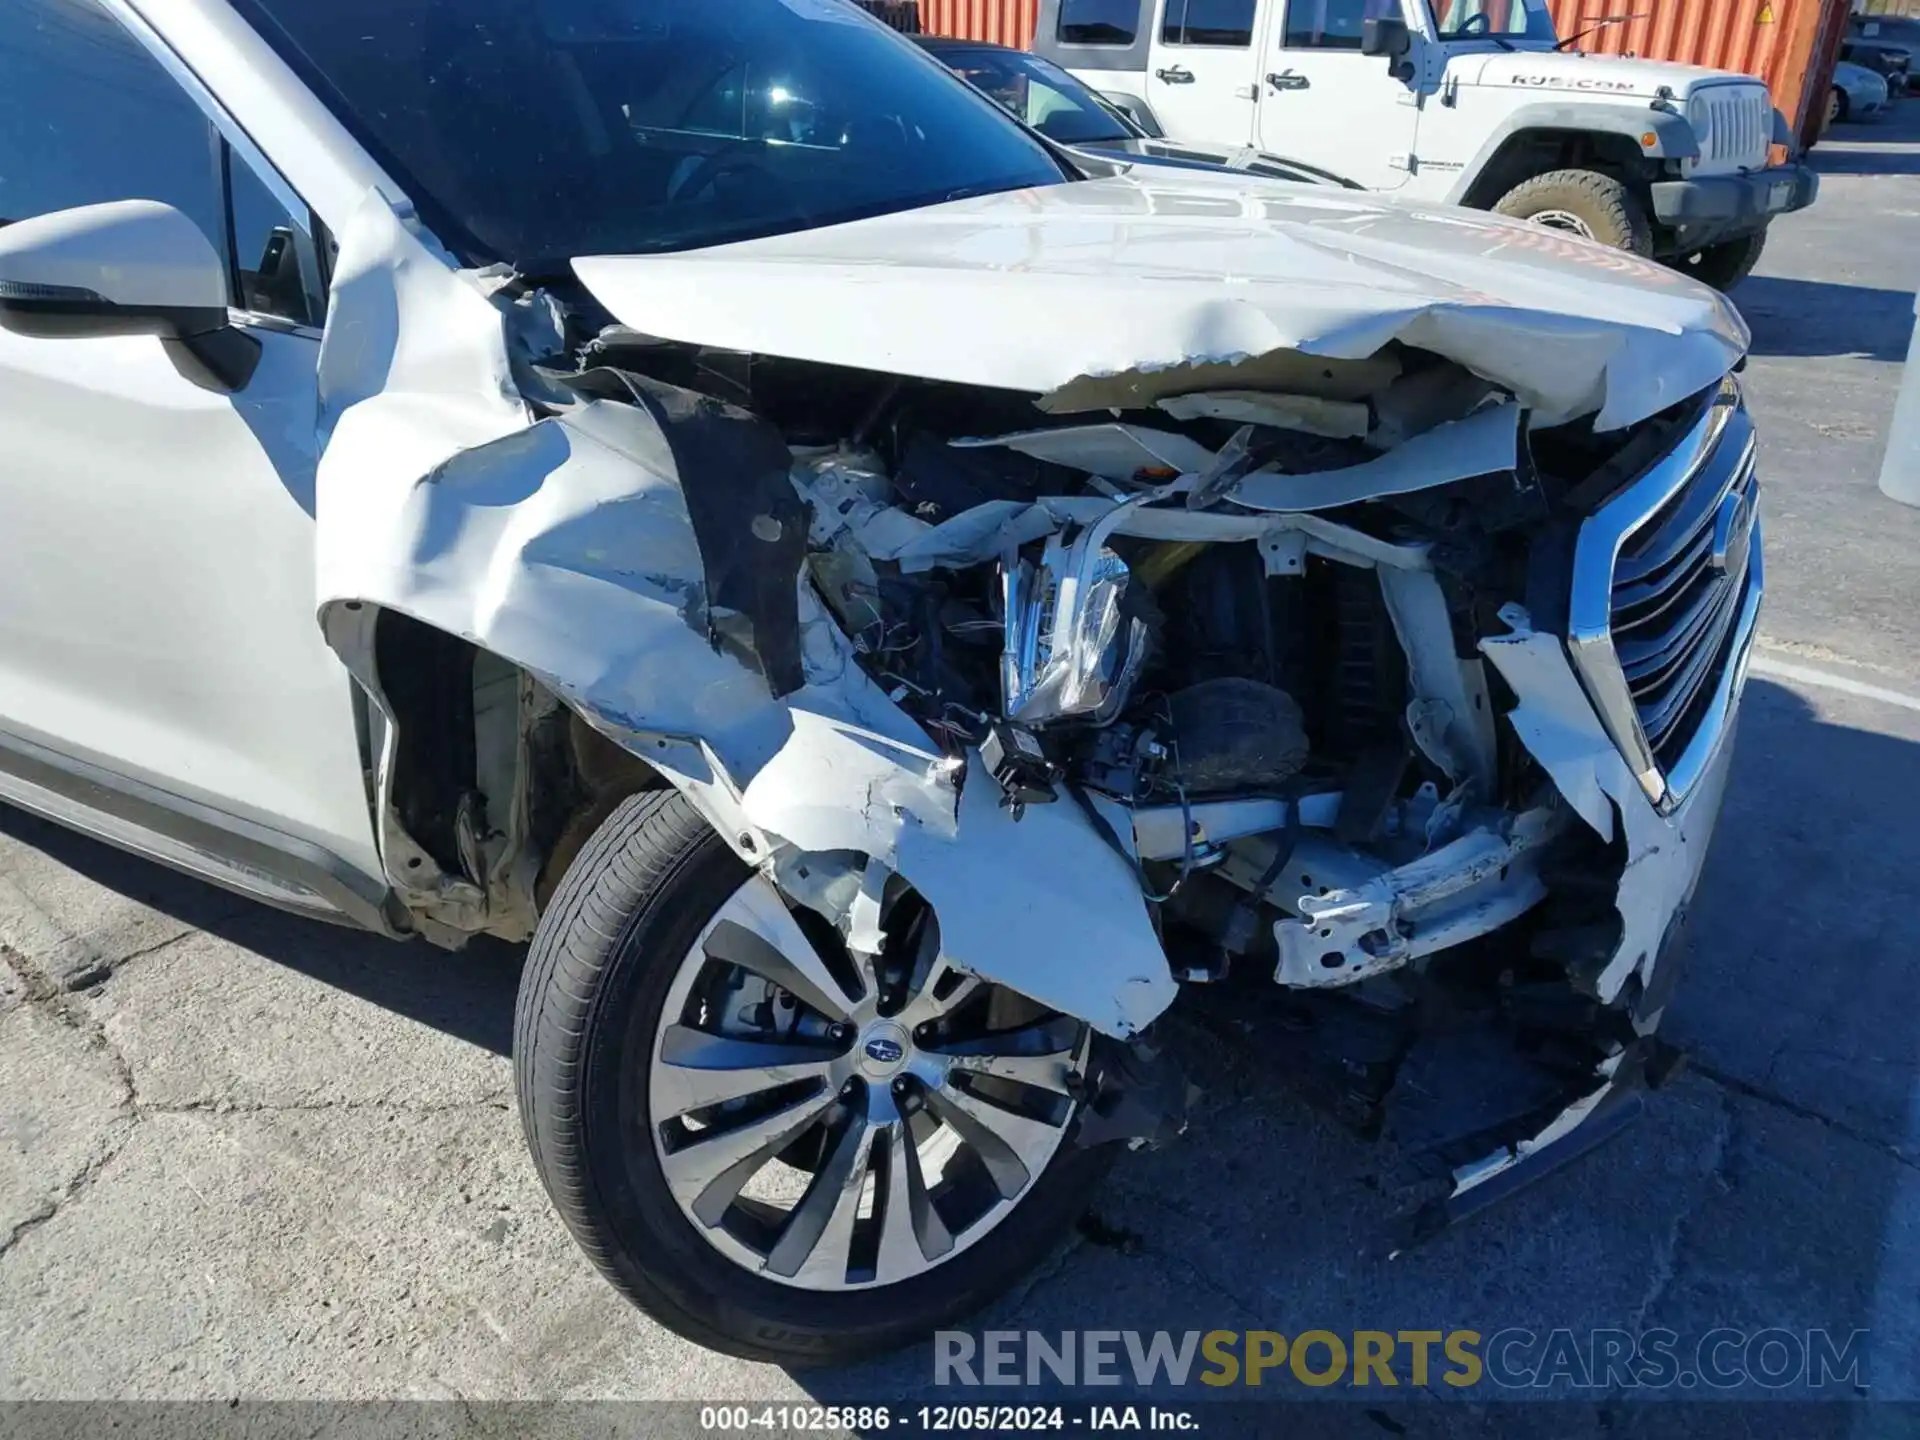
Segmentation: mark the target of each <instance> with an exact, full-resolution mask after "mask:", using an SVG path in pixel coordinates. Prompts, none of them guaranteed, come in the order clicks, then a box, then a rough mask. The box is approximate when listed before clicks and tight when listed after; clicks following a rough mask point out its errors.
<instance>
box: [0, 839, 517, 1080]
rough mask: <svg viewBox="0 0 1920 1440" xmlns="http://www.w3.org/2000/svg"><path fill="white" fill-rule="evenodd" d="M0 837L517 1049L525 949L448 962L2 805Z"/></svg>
mask: <svg viewBox="0 0 1920 1440" xmlns="http://www.w3.org/2000/svg"><path fill="white" fill-rule="evenodd" d="M0 836H6V837H9V838H11V839H13V840H16V841H18V842H19V843H21V844H23V845H29V846H32V847H33V848H34V849H36V850H38V851H40V852H41V853H42V854H43V855H45V856H47V857H48V858H50V859H52V860H54V861H56V862H58V863H59V864H61V865H64V866H66V867H67V868H68V869H69V870H72V871H74V872H75V873H77V874H78V875H80V876H82V877H84V878H85V879H87V880H89V881H91V882H92V883H94V884H96V885H99V886H102V887H104V888H106V889H108V890H112V891H114V892H115V893H116V894H118V895H120V896H123V897H125V898H127V899H130V900H134V901H137V902H138V903H140V904H143V905H147V906H150V907H152V908H153V909H155V910H158V911H159V912H161V913H162V914H163V915H169V916H172V917H173V918H174V919H176V920H179V921H181V922H182V923H183V924H186V925H190V926H192V927H194V928H195V929H197V930H200V931H203V932H205V933H206V934H209V935H212V936H214V937H216V938H217V939H220V940H225V941H228V942H230V943H232V944H234V945H239V946H242V947H244V948H245V949H247V950H250V951H252V952H253V953H255V954H257V955H259V956H261V957H262V958H264V959H267V960H270V961H272V962H273V963H275V964H277V965H284V966H286V967H287V968H288V969H289V970H294V971H297V972H298V973H300V974H302V975H305V976H308V977H309V978H311V979H314V980H317V981H319V982H320V983H321V984H323V985H327V986H330V987H332V988H333V989H336V990H340V991H342V992H344V993H346V994H349V995H354V996H357V997H359V998H360V999H362V1000H365V1001H367V1002H369V1003H370V1004H373V1005H378V1006H379V1007H381V1008H382V1009H384V1010H389V1011H391V1012H393V1013H394V1014H396V1015H403V1016H405V1017H406V1018H407V1019H409V1020H413V1021H416V1022H418V1023H419V1024H421V1025H425V1026H428V1027H430V1028H431V1029H434V1030H438V1031H441V1032H443V1033H445V1034H448V1035H452V1036H454V1037H455V1038H457V1039H460V1040H464V1041H466V1042H467V1043H468V1044H471V1045H478V1046H480V1047H481V1048H483V1049H486V1050H491V1051H493V1052H494V1053H495V1054H498V1055H506V1054H508V1053H509V1052H510V1051H511V1049H512V1046H513V1003H514V997H515V995H516V993H517V992H518V989H519V984H520V968H521V964H522V961H523V960H524V958H525V955H526V948H525V947H524V946H520V945H509V944H507V943H505V942H503V941H498V940H492V939H485V938H483V939H480V940H475V941H472V942H470V943H469V944H468V945H467V947H466V948H465V949H464V950H460V951H455V952H449V951H446V950H442V949H439V948H438V947H436V946H433V945H429V944H427V943H426V942H425V941H423V940H414V941H410V942H399V941H393V940H388V939H386V938H384V937H382V936H378V935H371V934H368V933H366V932H365V931H362V930H357V929H350V928H347V927H345V926H340V925H329V924H327V923H325V922H323V921H319V920H309V919H306V918H305V917H303V916H298V915H290V914H287V913H285V912H283V911H279V910H274V909H272V908H270V907H268V906H265V905H262V904H260V903H258V902H256V901H253V900H251V899H248V898H247V897H245V896H242V895H235V894H232V893H230V892H228V891H226V890H222V889H220V888H218V887H216V886H212V885H208V884H204V883H202V882H201V881H199V880H196V879H194V878H193V877H192V876H189V875H183V874H180V873H179V872H177V871H174V870H170V869H168V868H166V867H165V866H162V865H157V864H154V863H152V862H151V861H147V860H143V859H141V858H139V857H138V856H135V855H130V854H127V853H126V852H124V851H121V850H117V849H114V848H113V847H112V846H109V845H104V844H101V843H99V842H98V841H95V840H92V839H90V838H89V837H87V836H85V835H80V834H77V833H76V832H74V831H72V830H66V829H63V828H61V827H60V826H58V825H53V824H50V823H48V822H47V821H44V820H41V819H39V818H38V817H37V816H33V815H28V814H26V813H25V812H23V811H19V810H14V809H11V808H9V807H7V806H5V805H0ZM128 963H131V964H134V965H138V964H139V963H140V961H139V959H137V958H136V959H133V960H132V961H130V962H128ZM107 983H109V984H110V983H112V982H111V980H110V979H109V980H108V982H107Z"/></svg>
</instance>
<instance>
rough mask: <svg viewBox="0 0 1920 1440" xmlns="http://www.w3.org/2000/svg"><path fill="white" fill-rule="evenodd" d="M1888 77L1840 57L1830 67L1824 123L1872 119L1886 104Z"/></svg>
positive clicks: (1834, 123)
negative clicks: (1830, 73) (1829, 86)
mask: <svg viewBox="0 0 1920 1440" xmlns="http://www.w3.org/2000/svg"><path fill="white" fill-rule="evenodd" d="M1889 98H1890V92H1889V91H1888V89H1887V78H1886V76H1884V75H1881V74H1879V73H1878V72H1877V71H1873V70H1869V69H1868V68H1867V67H1866V66H1864V65H1855V64H1854V63H1853V62H1852V61H1850V60H1841V61H1838V62H1836V63H1835V65H1834V67H1833V89H1832V90H1831V91H1830V92H1829V93H1828V95H1827V124H1829V125H1838V124H1844V123H1845V122H1846V121H1849V120H1871V119H1872V118H1873V117H1874V116H1876V115H1878V114H1879V113H1880V112H1881V111H1882V110H1884V109H1886V108H1887V104H1888V102H1889Z"/></svg>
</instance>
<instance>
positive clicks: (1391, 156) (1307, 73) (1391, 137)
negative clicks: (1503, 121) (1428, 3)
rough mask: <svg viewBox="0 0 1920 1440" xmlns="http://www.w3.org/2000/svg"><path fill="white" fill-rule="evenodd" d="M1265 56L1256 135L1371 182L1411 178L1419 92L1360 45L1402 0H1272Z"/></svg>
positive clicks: (1282, 150) (1388, 186)
mask: <svg viewBox="0 0 1920 1440" xmlns="http://www.w3.org/2000/svg"><path fill="white" fill-rule="evenodd" d="M1272 9H1273V11H1274V12H1275V18H1274V20H1273V21H1272V23H1271V25H1270V27H1269V33H1268V35H1267V37H1266V39H1265V41H1264V50H1265V55H1264V63H1263V64H1262V65H1261V66H1260V105H1259V136H1260V138H1259V145H1260V148H1261V149H1262V150H1271V151H1272V152H1273V153H1274V154H1276V155H1285V156H1288V157H1289V158H1291V159H1295V160H1304V161H1306V162H1307V163H1308V164H1310V165H1317V166H1319V167H1320V168H1321V169H1323V170H1331V171H1332V172H1333V173H1334V174H1336V175H1343V176H1345V177H1346V178H1348V179H1349V180H1353V181H1355V182H1356V183H1358V184H1361V185H1364V186H1366V187H1367V188H1368V189H1369V190H1397V189H1399V188H1400V187H1401V186H1402V185H1404V184H1406V183H1407V180H1408V177H1409V170H1410V164H1409V162H1410V157H1411V156H1412V154H1413V143H1414V135H1415V132H1416V130H1417V128H1418V125H1419V120H1420V97H1419V95H1418V93H1417V92H1416V91H1415V90H1414V89H1413V88H1412V87H1411V86H1410V85H1408V84H1407V83H1406V82H1405V81H1402V80H1399V79H1397V78H1395V76H1394V75H1393V74H1392V72H1391V66H1390V62H1389V61H1388V60H1386V59H1385V58H1384V57H1382V56H1378V55H1362V54H1361V53H1360V38H1361V31H1362V27H1363V25H1364V22H1365V21H1366V20H1367V18H1368V17H1370V16H1379V17H1387V16H1395V17H1397V16H1398V15H1399V14H1400V13H1401V11H1400V0H1275V3H1274V5H1273V6H1272Z"/></svg>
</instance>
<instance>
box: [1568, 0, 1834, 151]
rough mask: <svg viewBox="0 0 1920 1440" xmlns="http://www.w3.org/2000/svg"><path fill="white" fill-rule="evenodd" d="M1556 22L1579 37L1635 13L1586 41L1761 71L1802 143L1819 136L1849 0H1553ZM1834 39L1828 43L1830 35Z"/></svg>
mask: <svg viewBox="0 0 1920 1440" xmlns="http://www.w3.org/2000/svg"><path fill="white" fill-rule="evenodd" d="M1548 5H1549V7H1550V8H1551V9H1552V11H1553V25H1554V28H1555V29H1556V30H1558V31H1559V32H1560V34H1561V35H1562V36H1563V37H1564V36H1568V35H1576V34H1578V33H1579V32H1580V31H1582V30H1584V29H1586V28H1587V27H1588V26H1590V25H1593V24H1595V23H1596V22H1598V21H1599V20H1601V19H1602V18H1604V17H1605V16H1608V15H1620V14H1627V13H1631V14H1632V15H1633V17H1634V18H1633V19H1631V20H1629V21H1627V22H1626V23H1625V24H1624V25H1609V26H1608V27H1607V28H1606V29H1604V30H1600V31H1596V32H1595V33H1594V34H1592V35H1589V36H1587V38H1586V39H1584V40H1582V41H1581V42H1580V49H1582V50H1585V51H1589V52H1591V53H1594V54H1600V55H1639V56H1642V57H1644V58H1646V59H1649V60H1676V61H1679V62H1680V63H1682V64H1686V65H1706V66H1709V67H1711V68H1712V69H1715V70H1738V71H1744V72H1745V73H1746V74H1748V75H1757V76H1758V77H1759V78H1760V79H1762V80H1764V81H1766V82H1767V88H1768V89H1769V90H1771V91H1772V92H1773V103H1774V105H1775V106H1777V107H1778V108H1779V111H1780V113H1781V114H1782V115H1784V116H1786V117H1787V123H1788V124H1790V125H1791V126H1792V127H1793V129H1794V133H1795V134H1797V135H1799V136H1800V141H1801V144H1802V146H1807V145H1811V144H1812V143H1813V140H1814V139H1815V138H1816V137H1817V136H1818V135H1819V133H1820V122H1821V117H1822V116H1823V115H1824V114H1825V113H1826V98H1827V91H1828V89H1830V88H1831V87H1832V85H1833V64H1834V61H1835V60H1837V59H1838V58H1839V51H1840V46H1839V42H1838V34H1839V30H1840V28H1841V27H1843V26H1844V24H1845V20H1846V14H1847V0H1634V3H1630V4H1618V3H1615V0H1548ZM1830 36H1831V37H1833V39H1832V43H1831V45H1830V46H1829V44H1828V43H1827V42H1828V38H1829V37H1830Z"/></svg>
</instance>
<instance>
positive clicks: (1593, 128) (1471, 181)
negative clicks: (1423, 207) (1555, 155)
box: [1446, 101, 1700, 209]
mask: <svg viewBox="0 0 1920 1440" xmlns="http://www.w3.org/2000/svg"><path fill="white" fill-rule="evenodd" d="M1543 132H1546V133H1555V134H1562V135H1564V134H1567V133H1570V132H1571V133H1575V134H1587V135H1608V136H1619V137H1621V138H1623V139H1625V140H1627V141H1628V142H1629V143H1630V144H1631V145H1632V146H1633V148H1634V151H1635V153H1636V154H1639V155H1643V156H1645V157H1646V158H1647V159H1649V160H1697V159H1698V158H1699V156H1700V142H1699V139H1698V138H1697V137H1696V136H1695V135H1694V133H1693V126H1691V125H1689V124H1688V123H1687V118H1686V116H1684V115H1680V114H1677V113H1675V112H1674V111H1672V110H1656V109H1653V108H1651V107H1650V106H1647V105H1635V104H1617V105H1615V104H1595V103H1593V102H1591V101H1579V102H1573V101H1558V102H1555V101H1542V102H1540V103H1538V104H1533V105H1522V106H1521V107H1520V108H1519V109H1518V110H1515V111H1514V112H1513V113H1512V114H1510V115H1508V116H1507V117H1506V119H1504V120H1502V121H1501V122H1500V123H1499V124H1498V125H1497V126H1495V127H1494V129H1493V131H1492V133H1491V134H1489V135H1488V136H1487V138H1486V140H1485V141H1484V142H1482V144H1481V146H1480V149H1479V151H1478V153H1476V154H1475V155H1474V157H1473V159H1472V160H1471V161H1470V162H1469V163H1468V165H1467V168H1466V169H1465V170H1463V171H1461V172H1460V176H1459V178H1458V179H1456V180H1455V181H1454V183H1453V188H1452V189H1450V190H1449V191H1448V192H1447V195H1446V201H1447V203H1448V204H1449V205H1470V206H1474V207H1476V208H1479V209H1485V208H1487V207H1488V206H1490V205H1492V204H1493V202H1494V201H1495V200H1498V199H1499V198H1500V197H1499V195H1492V194H1485V193H1482V192H1483V185H1482V182H1483V181H1484V180H1485V179H1486V178H1487V177H1488V176H1489V175H1498V174H1499V169H1498V166H1499V163H1500V161H1501V160H1502V158H1503V157H1504V156H1505V155H1506V154H1507V153H1508V152H1509V151H1510V150H1511V149H1512V148H1513V147H1514V146H1515V145H1516V144H1523V143H1525V141H1526V140H1527V138H1528V137H1529V136H1531V135H1535V134H1540V133H1543ZM1649 134H1651V135H1652V136H1653V137H1654V143H1653V144H1652V145H1646V144H1644V143H1642V137H1644V136H1646V135H1649ZM1524 178H1526V177H1524V176H1519V177H1516V180H1515V183H1518V180H1520V179H1524ZM1507 188H1508V187H1506V186H1502V187H1501V189H1502V192H1503V193H1504V191H1505V190H1506V189H1507Z"/></svg>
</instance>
